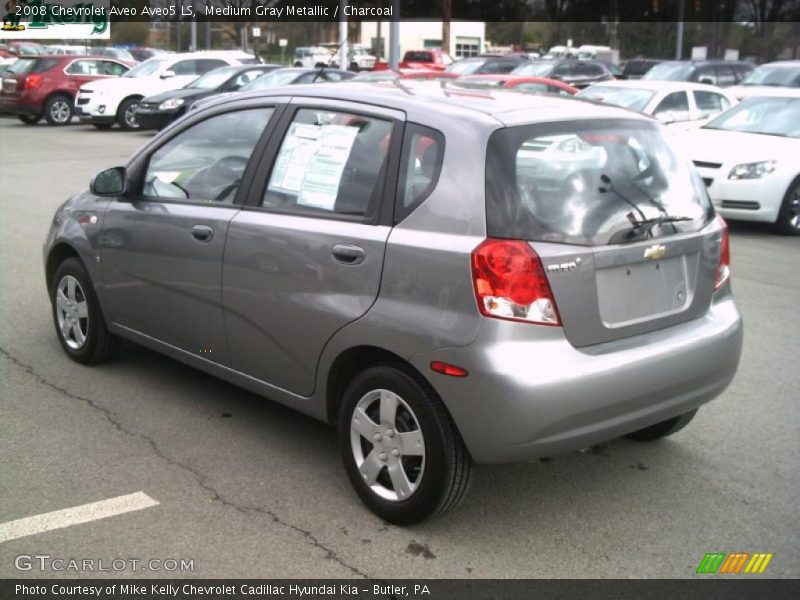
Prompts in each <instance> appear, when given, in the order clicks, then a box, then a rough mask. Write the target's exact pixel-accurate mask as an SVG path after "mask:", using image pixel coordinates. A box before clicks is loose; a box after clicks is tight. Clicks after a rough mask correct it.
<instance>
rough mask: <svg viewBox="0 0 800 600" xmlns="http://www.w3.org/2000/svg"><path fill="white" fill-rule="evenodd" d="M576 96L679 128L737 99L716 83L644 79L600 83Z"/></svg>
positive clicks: (712, 113) (732, 103)
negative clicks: (618, 107) (632, 111)
mask: <svg viewBox="0 0 800 600" xmlns="http://www.w3.org/2000/svg"><path fill="white" fill-rule="evenodd" d="M576 97H578V98H584V99H587V100H597V101H600V102H603V103H605V104H613V105H614V106H621V107H623V108H630V109H631V110H635V111H638V112H641V113H644V114H646V115H650V116H653V117H655V118H656V119H658V120H659V121H661V122H663V123H667V124H668V125H680V126H681V127H679V128H684V127H685V126H691V125H693V124H694V125H700V124H702V123H703V122H704V121H705V120H707V119H709V118H711V117H714V116H716V115H718V114H720V113H721V112H723V111H725V110H727V109H728V108H730V107H731V106H733V105H734V104H736V102H737V100H736V97H735V96H733V94H730V93H728V92H727V91H726V90H721V89H720V88H717V87H714V86H713V85H706V84H703V83H689V82H685V81H655V80H653V81H646V80H642V79H637V80H634V81H627V80H625V81H604V82H602V83H596V84H594V85H591V86H589V87H588V88H586V89H584V90H581V91H580V92H578V94H577V95H576Z"/></svg>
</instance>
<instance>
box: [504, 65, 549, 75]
mask: <svg viewBox="0 0 800 600" xmlns="http://www.w3.org/2000/svg"><path fill="white" fill-rule="evenodd" d="M553 67H554V65H553V63H531V64H524V65H520V66H518V67H517V68H516V69H514V70H513V71H511V74H512V75H524V76H525V77H547V76H548V75H550V71H552V70H553Z"/></svg>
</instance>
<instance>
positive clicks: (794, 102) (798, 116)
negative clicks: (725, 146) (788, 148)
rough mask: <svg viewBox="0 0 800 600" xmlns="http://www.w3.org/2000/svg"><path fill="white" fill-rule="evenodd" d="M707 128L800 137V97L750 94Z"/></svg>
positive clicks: (706, 127)
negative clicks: (751, 95)
mask: <svg viewBox="0 0 800 600" xmlns="http://www.w3.org/2000/svg"><path fill="white" fill-rule="evenodd" d="M705 129H721V130H723V131H743V132H746V133H761V134H764V135H777V136H781V137H792V138H800V98H781V97H773V98H769V97H763V98H748V99H747V100H744V101H743V102H742V103H741V104H739V105H737V106H735V107H734V108H732V109H730V110H728V111H726V112H724V113H722V114H721V115H720V116H718V117H717V118H716V119H714V120H713V121H711V122H710V123H708V125H706V126H705Z"/></svg>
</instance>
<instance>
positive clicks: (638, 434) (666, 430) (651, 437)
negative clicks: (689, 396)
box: [625, 409, 697, 442]
mask: <svg viewBox="0 0 800 600" xmlns="http://www.w3.org/2000/svg"><path fill="white" fill-rule="evenodd" d="M696 414H697V409H695V410H690V411H689V412H686V413H683V414H682V415H678V416H677V417H673V418H672V419H667V420H666V421H661V423H656V424H655V425H651V426H650V427H645V428H644V429H640V430H639V431H634V432H633V433H629V434H628V435H626V436H625V437H627V438H630V439H632V440H636V441H637V442H653V441H655V440H660V439H661V438H665V437H667V436H668V435H672V434H673V433H677V432H678V431H680V430H681V429H683V428H684V427H686V426H687V425H688V424H689V423H690V422H691V420H692V419H694V416H695V415H696Z"/></svg>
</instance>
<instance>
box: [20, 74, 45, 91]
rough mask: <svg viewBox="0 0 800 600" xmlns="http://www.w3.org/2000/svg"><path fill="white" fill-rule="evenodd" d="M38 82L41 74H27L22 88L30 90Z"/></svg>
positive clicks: (40, 79)
mask: <svg viewBox="0 0 800 600" xmlns="http://www.w3.org/2000/svg"><path fill="white" fill-rule="evenodd" d="M40 83H42V76H41V75H36V74H33V75H28V76H27V77H26V78H25V82H24V83H23V84H22V89H23V90H32V89H33V88H35V87H36V86H38V85H39V84H40Z"/></svg>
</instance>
